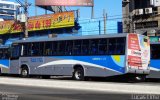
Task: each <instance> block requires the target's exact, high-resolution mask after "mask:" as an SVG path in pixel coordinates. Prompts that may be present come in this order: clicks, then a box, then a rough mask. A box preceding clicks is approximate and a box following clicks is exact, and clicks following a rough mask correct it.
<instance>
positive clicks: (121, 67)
mask: <svg viewBox="0 0 160 100" xmlns="http://www.w3.org/2000/svg"><path fill="white" fill-rule="evenodd" d="M54 58H59V59H67V60H69V59H71V60H78V61H83V62H88V63H92V64H96V65H100V66H104V67H106V68H110V69H113V70H115V71H118V72H121V73H125V56H124V55H121V56H120V55H117V56H108V55H106V56H56V57H54Z"/></svg>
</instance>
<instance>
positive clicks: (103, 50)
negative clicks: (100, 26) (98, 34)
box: [98, 39, 108, 55]
mask: <svg viewBox="0 0 160 100" xmlns="http://www.w3.org/2000/svg"><path fill="white" fill-rule="evenodd" d="M107 44H108V39H100V40H99V44H98V54H99V55H103V54H107V50H108V45H107Z"/></svg>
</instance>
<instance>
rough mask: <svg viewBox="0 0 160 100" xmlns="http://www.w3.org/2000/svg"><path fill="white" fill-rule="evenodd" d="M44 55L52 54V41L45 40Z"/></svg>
mask: <svg viewBox="0 0 160 100" xmlns="http://www.w3.org/2000/svg"><path fill="white" fill-rule="evenodd" d="M44 52H45V53H44V55H46V56H50V55H52V42H45V49H44Z"/></svg>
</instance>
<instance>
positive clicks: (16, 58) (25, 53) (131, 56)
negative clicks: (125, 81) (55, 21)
mask: <svg viewBox="0 0 160 100" xmlns="http://www.w3.org/2000/svg"><path fill="white" fill-rule="evenodd" d="M11 49H12V50H11V51H12V52H11V59H10V74H18V75H21V76H22V77H29V76H30V75H41V76H43V77H46V78H47V77H50V76H72V77H73V78H74V79H75V80H84V79H85V78H86V77H109V76H119V75H120V76H121V75H127V76H131V77H130V78H132V77H134V78H135V77H140V78H141V77H145V76H146V75H148V74H149V71H150V68H149V66H148V65H149V62H150V43H149V38H148V37H147V36H143V35H139V34H133V33H130V34H108V35H94V36H92V35H88V36H70V37H55V38H47V39H34V40H33V39H24V40H18V41H16V42H13V43H12V46H11Z"/></svg>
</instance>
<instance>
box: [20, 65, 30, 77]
mask: <svg viewBox="0 0 160 100" xmlns="http://www.w3.org/2000/svg"><path fill="white" fill-rule="evenodd" d="M21 77H23V78H27V77H29V71H28V68H25V67H24V68H22V69H21Z"/></svg>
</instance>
